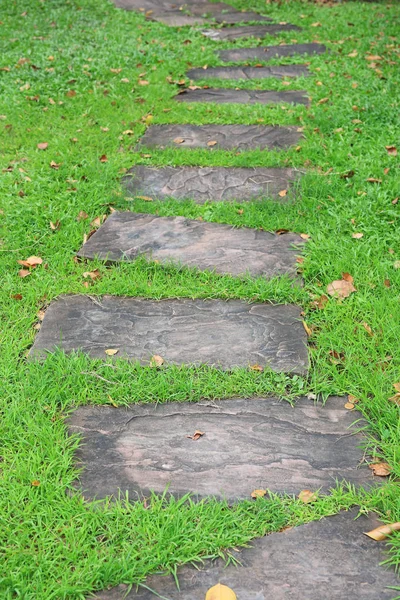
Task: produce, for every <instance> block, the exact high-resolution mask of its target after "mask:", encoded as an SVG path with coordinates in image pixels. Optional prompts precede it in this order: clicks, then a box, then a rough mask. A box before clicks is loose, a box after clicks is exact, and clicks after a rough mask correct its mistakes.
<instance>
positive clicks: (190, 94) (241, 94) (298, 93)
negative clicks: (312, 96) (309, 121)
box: [175, 88, 309, 105]
mask: <svg viewBox="0 0 400 600" xmlns="http://www.w3.org/2000/svg"><path fill="white" fill-rule="evenodd" d="M306 94H307V92H305V91H303V90H290V91H285V92H277V91H270V90H240V89H239V90H235V89H230V88H201V89H197V90H189V89H187V90H183V91H182V92H180V93H179V94H178V95H177V96H175V100H177V101H178V102H213V103H214V104H225V103H229V104H281V103H282V102H288V103H290V104H306V105H308V104H309V98H308V97H307V95H306Z"/></svg>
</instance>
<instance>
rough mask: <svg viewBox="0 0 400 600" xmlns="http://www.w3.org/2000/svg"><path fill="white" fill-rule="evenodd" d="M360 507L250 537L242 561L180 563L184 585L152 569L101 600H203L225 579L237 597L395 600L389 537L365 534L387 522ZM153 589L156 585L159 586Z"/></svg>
mask: <svg viewBox="0 0 400 600" xmlns="http://www.w3.org/2000/svg"><path fill="white" fill-rule="evenodd" d="M357 515H358V510H357V509H353V510H351V511H349V512H342V513H340V514H338V515H335V516H333V517H326V518H324V519H321V520H320V521H313V522H311V523H307V524H306V525H301V526H299V527H295V528H292V529H288V530H286V531H283V532H280V533H272V534H270V535H268V536H266V537H263V538H259V539H257V540H253V541H252V542H250V548H246V549H242V550H241V552H240V553H238V554H237V553H236V552H234V553H233V554H234V556H235V558H236V559H237V560H238V561H239V562H240V563H241V564H240V565H239V566H235V565H229V566H228V567H225V563H224V561H223V560H221V559H218V560H216V561H213V562H211V561H206V562H205V564H201V565H198V566H197V568H194V567H190V566H184V567H182V568H180V569H178V579H179V584H180V590H179V591H178V589H177V587H176V583H175V581H174V579H173V577H172V576H171V575H161V574H160V575H153V576H151V577H149V578H148V579H147V580H146V581H145V585H146V586H147V587H148V588H150V589H147V590H146V589H144V588H143V587H141V588H140V589H139V590H138V591H136V590H135V589H134V590H132V591H131V592H129V593H128V595H127V596H125V595H124V594H126V593H127V591H128V588H127V586H124V585H120V586H118V587H116V588H114V589H112V590H109V591H104V592H100V593H98V594H97V595H96V598H97V600H122V598H125V597H126V598H127V600H157V598H160V597H162V598H168V600H203V598H204V597H205V595H206V592H207V590H208V589H209V588H210V587H212V586H213V585H215V584H216V583H217V582H221V583H223V584H225V585H228V586H229V587H231V588H232V589H233V590H234V591H235V593H236V595H237V598H238V600H355V599H357V600H392V599H393V598H395V597H398V592H397V593H396V592H395V591H394V590H390V589H388V588H389V586H399V584H400V582H399V579H398V578H397V576H396V574H395V572H394V570H393V569H388V568H387V567H384V566H380V565H379V563H380V562H382V561H383V560H384V559H385V558H386V554H385V549H386V544H385V543H382V542H380V543H377V542H374V541H373V540H371V539H370V538H368V537H367V536H365V535H364V532H365V531H370V530H371V529H374V528H375V527H377V526H378V525H380V524H381V523H380V522H379V521H378V519H377V517H376V516H375V515H373V514H370V515H369V516H368V517H367V516H365V515H362V516H360V517H359V518H358V519H356V517H357ZM151 590H154V592H152V591H151Z"/></svg>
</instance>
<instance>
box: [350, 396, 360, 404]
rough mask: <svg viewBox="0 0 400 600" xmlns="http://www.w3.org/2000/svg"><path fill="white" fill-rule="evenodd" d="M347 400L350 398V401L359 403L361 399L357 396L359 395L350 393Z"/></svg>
mask: <svg viewBox="0 0 400 600" xmlns="http://www.w3.org/2000/svg"><path fill="white" fill-rule="evenodd" d="M347 400H348V402H351V403H352V404H357V402H359V401H360V399H359V398H357V396H353V394H348V396H347Z"/></svg>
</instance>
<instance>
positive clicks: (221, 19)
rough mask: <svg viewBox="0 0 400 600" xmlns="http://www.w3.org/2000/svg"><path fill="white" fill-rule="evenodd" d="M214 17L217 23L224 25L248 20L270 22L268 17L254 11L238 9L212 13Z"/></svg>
mask: <svg viewBox="0 0 400 600" xmlns="http://www.w3.org/2000/svg"><path fill="white" fill-rule="evenodd" d="M213 16H214V19H215V21H216V22H217V23H224V24H225V25H234V24H235V23H249V22H252V21H254V22H258V23H261V22H265V21H268V22H271V21H272V19H271V18H270V17H264V16H262V15H259V14H258V13H256V12H251V11H249V12H240V11H234V12H233V11H232V10H231V11H229V12H228V13H221V14H214V15H213Z"/></svg>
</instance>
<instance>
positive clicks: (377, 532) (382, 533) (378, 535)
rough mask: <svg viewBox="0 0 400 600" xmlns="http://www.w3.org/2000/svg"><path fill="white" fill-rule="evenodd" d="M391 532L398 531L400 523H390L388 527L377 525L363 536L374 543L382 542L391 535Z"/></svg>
mask: <svg viewBox="0 0 400 600" xmlns="http://www.w3.org/2000/svg"><path fill="white" fill-rule="evenodd" d="M393 531H400V523H390V525H379V527H376V528H375V529H372V531H368V532H364V534H365V535H367V536H368V537H370V538H372V539H373V540H375V541H376V542H382V541H383V540H386V538H387V537H388V536H389V535H391V534H392V533H393Z"/></svg>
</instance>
